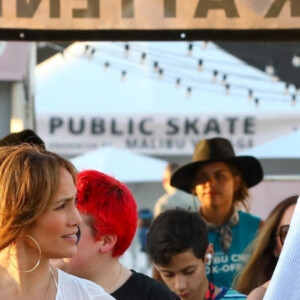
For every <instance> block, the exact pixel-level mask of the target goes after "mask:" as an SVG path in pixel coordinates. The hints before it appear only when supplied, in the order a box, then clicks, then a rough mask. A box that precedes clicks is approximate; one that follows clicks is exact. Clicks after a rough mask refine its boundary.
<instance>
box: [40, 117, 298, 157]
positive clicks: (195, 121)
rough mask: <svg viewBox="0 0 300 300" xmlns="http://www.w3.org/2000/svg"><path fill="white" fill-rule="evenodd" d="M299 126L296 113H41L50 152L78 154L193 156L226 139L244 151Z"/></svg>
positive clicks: (41, 124)
mask: <svg viewBox="0 0 300 300" xmlns="http://www.w3.org/2000/svg"><path fill="white" fill-rule="evenodd" d="M297 127H298V128H299V127H300V120H299V115H297V114H291V113H289V114H281V115H279V114H255V115H251V114H239V115H234V114H232V115H228V114H226V115H225V114H219V113H218V114H216V115H214V114H211V115H208V114H206V115H184V114H182V115H172V114H170V115H147V114H144V115H103V116H99V115H98V116H97V115H95V116H93V115H84V116H80V115H68V114H55V115H54V114H53V115H45V114H39V115H38V116H37V132H38V134H39V135H40V136H41V138H42V139H43V140H44V141H45V143H46V147H47V149H49V150H50V151H53V152H56V153H58V154H62V155H69V156H74V155H79V154H82V153H84V152H87V151H91V150H94V149H96V148H98V147H100V146H104V145H112V146H115V147H119V148H126V149H130V150H134V151H136V152H140V153H144V154H150V155H151V154H152V155H191V154H192V153H193V150H194V145H195V144H196V143H197V142H198V141H199V140H200V139H203V138H210V137H215V136H223V137H225V138H228V139H230V140H231V142H232V144H233V146H234V147H235V150H236V151H240V150H245V149H248V148H250V147H254V146H257V145H259V144H261V143H264V142H266V141H269V140H271V139H273V138H276V137H279V136H281V135H284V134H287V133H290V132H291V131H292V130H294V129H295V128H297Z"/></svg>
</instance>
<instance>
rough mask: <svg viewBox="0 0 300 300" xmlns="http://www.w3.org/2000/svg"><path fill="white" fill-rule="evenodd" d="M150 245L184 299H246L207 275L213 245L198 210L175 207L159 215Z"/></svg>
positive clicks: (160, 267)
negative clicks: (217, 283)
mask: <svg viewBox="0 0 300 300" xmlns="http://www.w3.org/2000/svg"><path fill="white" fill-rule="evenodd" d="M147 248H148V253H149V255H150V257H151V258H152V260H153V262H154V264H155V265H156V268H157V269H158V271H159V273H160V275H161V277H162V279H163V281H164V282H165V283H166V285H167V286H168V287H169V288H170V289H171V290H172V291H173V292H175V293H176V294H177V295H178V296H179V297H180V299H182V300H213V299H214V300H223V299H228V300H229V299H235V300H240V299H246V296H245V295H242V294H239V293H238V292H237V291H235V290H233V289H230V288H226V287H221V288H219V287H217V286H215V285H213V284H212V283H211V282H209V281H208V279H207V277H206V264H207V265H210V264H211V260H212V256H213V245H212V244H209V243H208V237H207V227H206V224H205V222H204V221H203V220H202V218H201V216H200V215H199V213H195V212H189V211H185V210H183V209H172V210H168V211H165V212H163V213H161V214H160V215H159V216H158V217H156V218H155V219H154V221H153V223H152V225H151V227H150V230H149V233H148V237H147Z"/></svg>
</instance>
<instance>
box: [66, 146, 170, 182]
mask: <svg viewBox="0 0 300 300" xmlns="http://www.w3.org/2000/svg"><path fill="white" fill-rule="evenodd" d="M71 161H72V163H73V164H74V165H75V167H76V168H77V170H78V171H82V170H87V169H94V170H97V171H100V172H103V173H106V174H108V175H111V176H113V177H115V178H116V179H118V180H120V181H121V182H125V183H137V182H159V183H161V180H162V174H163V170H164V168H165V167H166V165H167V162H166V161H164V160H161V159H157V158H153V157H149V156H146V155H142V154H138V153H134V152H133V151H130V150H126V149H118V148H115V147H112V146H104V147H101V148H99V149H97V150H94V151H90V152H87V153H85V154H82V155H80V156H77V157H75V158H73V159H71Z"/></svg>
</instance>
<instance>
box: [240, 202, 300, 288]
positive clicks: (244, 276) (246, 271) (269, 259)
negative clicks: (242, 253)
mask: <svg viewBox="0 0 300 300" xmlns="http://www.w3.org/2000/svg"><path fill="white" fill-rule="evenodd" d="M297 199H298V196H291V197H288V198H286V199H284V200H283V201H281V202H280V203H279V204H277V206H275V208H274V209H273V210H272V211H271V213H270V215H269V216H268V218H267V219H266V221H265V223H264V225H263V226H262V228H261V229H260V231H259V234H258V236H257V237H256V239H255V240H254V241H253V242H252V243H251V244H250V246H249V248H247V250H246V251H247V252H248V251H249V252H250V253H252V254H251V257H250V259H249V261H248V262H247V263H246V265H245V266H244V268H243V269H242V270H241V272H240V273H239V274H238V276H237V278H236V279H235V281H234V286H235V288H236V289H237V290H238V291H239V292H241V293H244V294H249V293H250V292H251V291H252V290H253V289H255V288H256V287H258V286H260V285H262V284H263V283H265V282H266V281H268V280H270V279H271V277H272V275H273V272H274V269H275V267H276V264H277V261H278V258H277V257H275V255H274V254H273V251H274V249H275V245H276V240H275V234H276V231H277V228H278V226H279V224H280V221H281V219H282V216H283V214H284V212H285V211H286V210H287V208H289V207H290V206H292V205H294V204H296V202H297Z"/></svg>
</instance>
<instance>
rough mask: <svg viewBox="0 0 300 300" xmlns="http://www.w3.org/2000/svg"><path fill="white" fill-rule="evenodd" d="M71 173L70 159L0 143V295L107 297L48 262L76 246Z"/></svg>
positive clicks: (61, 299) (47, 299) (64, 299)
mask: <svg viewBox="0 0 300 300" xmlns="http://www.w3.org/2000/svg"><path fill="white" fill-rule="evenodd" d="M75 175H76V172H75V169H74V167H73V165H72V164H71V163H70V162H68V161H67V160H65V159H63V158H61V157H60V156H58V155H55V154H53V153H51V152H48V151H45V150H43V149H41V148H37V147H36V146H30V145H27V144H24V145H19V146H7V147H1V148H0V299H18V300H23V299H24V300H25V299H32V300H35V299H38V300H69V299H72V300H81V299H82V300H83V299H84V300H86V299H87V300H89V299H90V300H92V299H99V300H106V299H107V300H110V299H113V298H112V297H111V296H110V295H108V294H106V293H105V292H104V290H103V289H102V288H101V287H100V286H98V285H96V284H94V283H92V282H90V281H87V280H83V279H80V278H77V277H75V276H71V275H68V274H66V273H64V272H62V271H60V270H58V269H56V268H54V267H52V266H51V265H50V259H51V258H63V257H72V256H73V255H75V254H76V251H77V248H76V242H77V236H76V233H77V231H78V225H79V224H80V223H81V217H80V215H79V213H78V211H77V209H76V206H75V199H76V187H75Z"/></svg>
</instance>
